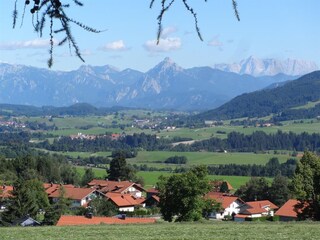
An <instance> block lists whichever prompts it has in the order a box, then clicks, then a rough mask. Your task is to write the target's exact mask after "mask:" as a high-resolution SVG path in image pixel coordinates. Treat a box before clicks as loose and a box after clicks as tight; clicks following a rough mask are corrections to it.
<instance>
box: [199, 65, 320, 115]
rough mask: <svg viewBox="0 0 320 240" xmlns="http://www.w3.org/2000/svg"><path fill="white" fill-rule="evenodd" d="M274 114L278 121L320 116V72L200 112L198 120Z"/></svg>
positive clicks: (238, 97)
mask: <svg viewBox="0 0 320 240" xmlns="http://www.w3.org/2000/svg"><path fill="white" fill-rule="evenodd" d="M271 114H272V115H273V116H274V118H276V119H277V120H292V119H303V118H315V117H318V116H320V71H315V72H312V73H309V74H306V75H304V76H302V77H300V78H298V79H296V80H293V81H289V82H286V83H285V84H284V85H282V86H278V87H276V88H272V89H270V88H266V89H263V90H260V91H255V92H252V93H245V94H242V95H240V96H237V97H235V98H234V99H232V100H231V101H229V102H227V103H225V104H223V105H222V106H220V107H218V108H216V109H213V110H210V111H206V112H203V113H200V114H199V115H197V116H196V118H199V119H216V120H217V119H236V118H253V117H264V116H269V115H271Z"/></svg>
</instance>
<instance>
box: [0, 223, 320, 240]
mask: <svg viewBox="0 0 320 240" xmlns="http://www.w3.org/2000/svg"><path fill="white" fill-rule="evenodd" d="M319 236H320V224H319V223H311V222H301V223H280V222H275V223H273V222H267V223H253V222H251V223H249V222H247V223H234V222H203V223H157V224H153V225H98V226H73V227H37V228H22V227H20V228H17V227H10V228H1V231H0V239H1V240H9V239H10V240H11V239H15V240H29V239H30V240H43V239H46V240H58V239H59V240H64V239H68V240H70V239H77V240H100V239H101V240H102V239H108V240H119V239H121V240H135V239H139V240H147V239H157V240H171V239H172V240H180V239H181V240H182V239H183V240H189V239H190V240H191V239H192V240H193V239H199V240H200V239H208V240H209V239H210V240H211V239H219V240H224V239H225V240H232V239H241V240H249V239H264V240H268V239H272V240H274V239H277V240H278V239H280V240H281V239H290V240H295V239H297V240H298V239H299V240H300V239H303V240H308V239H319Z"/></svg>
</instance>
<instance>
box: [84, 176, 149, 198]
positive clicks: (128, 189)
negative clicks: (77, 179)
mask: <svg viewBox="0 0 320 240" xmlns="http://www.w3.org/2000/svg"><path fill="white" fill-rule="evenodd" d="M88 186H89V187H91V188H95V189H97V190H99V191H100V192H102V193H104V194H106V193H109V192H112V193H119V194H127V193H129V194H131V195H132V196H134V197H136V198H140V197H142V193H143V192H146V190H145V189H143V187H141V186H140V185H139V184H137V183H134V182H130V181H109V180H101V179H93V180H92V181H91V182H89V183H88Z"/></svg>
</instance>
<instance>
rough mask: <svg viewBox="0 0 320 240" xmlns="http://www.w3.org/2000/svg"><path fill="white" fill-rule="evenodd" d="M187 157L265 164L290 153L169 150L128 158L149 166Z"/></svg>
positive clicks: (195, 161)
mask: <svg viewBox="0 0 320 240" xmlns="http://www.w3.org/2000/svg"><path fill="white" fill-rule="evenodd" d="M175 155H177V156H185V157H187V159H188V161H187V165H199V164H206V165H220V164H232V163H233V164H258V165H265V164H266V163H267V162H268V161H269V160H270V158H273V157H277V158H278V159H279V162H280V163H283V162H285V161H287V159H288V158H291V156H290V155H289V154H288V152H287V154H272V153H270V154H255V153H238V152H230V153H216V152H169V151H152V152H151V151H150V152H147V151H140V152H138V156H137V157H135V158H131V159H127V162H128V163H130V164H147V165H148V166H155V167H164V166H171V167H175V166H179V165H177V164H165V163H161V162H163V161H165V160H166V159H167V158H168V157H171V156H175Z"/></svg>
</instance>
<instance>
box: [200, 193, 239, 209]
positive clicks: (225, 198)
mask: <svg viewBox="0 0 320 240" xmlns="http://www.w3.org/2000/svg"><path fill="white" fill-rule="evenodd" d="M205 198H209V199H213V200H215V201H217V202H219V203H221V205H222V208H224V209H226V208H228V207H229V206H230V205H231V204H232V203H233V202H235V201H240V202H241V203H244V201H242V200H241V199H240V198H238V197H235V196H229V195H225V194H223V193H219V192H208V193H207V195H206V196H205Z"/></svg>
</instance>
